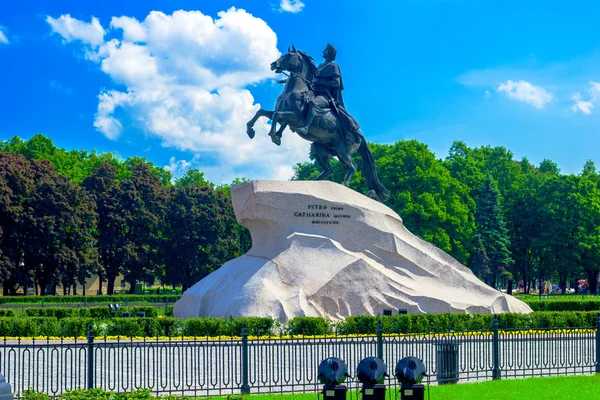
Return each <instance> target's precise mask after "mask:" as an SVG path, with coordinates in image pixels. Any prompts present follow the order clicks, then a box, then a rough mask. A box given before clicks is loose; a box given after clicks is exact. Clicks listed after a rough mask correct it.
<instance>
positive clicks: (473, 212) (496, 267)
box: [294, 140, 600, 293]
mask: <svg viewBox="0 0 600 400" xmlns="http://www.w3.org/2000/svg"><path fill="white" fill-rule="evenodd" d="M372 150H373V155H374V158H375V164H376V167H377V171H378V174H379V177H380V179H381V180H382V182H383V183H384V184H385V185H386V186H387V188H388V189H390V192H391V197H390V200H389V202H388V205H389V206H390V207H391V208H393V209H394V211H396V212H397V213H398V214H399V215H400V216H401V217H402V219H403V220H404V223H405V225H406V226H407V228H408V229H409V230H410V231H411V232H413V233H414V234H416V235H418V236H420V237H422V238H423V239H425V240H427V241H430V242H432V243H434V244H435V245H436V246H438V247H439V248H441V249H443V250H444V251H446V252H448V253H449V254H451V255H452V256H454V257H455V258H456V259H458V260H459V261H460V262H462V263H464V264H466V265H467V266H469V267H470V268H471V269H472V270H473V271H474V272H475V273H476V274H477V275H478V276H480V277H481V278H482V279H484V280H485V281H486V282H487V283H488V284H490V285H492V286H494V287H497V286H498V285H500V284H502V285H504V284H506V285H507V286H505V287H507V289H508V290H509V291H510V290H512V287H513V284H514V282H515V281H516V282H523V283H524V286H525V290H529V287H530V286H531V284H532V282H535V281H537V280H539V281H542V280H546V279H552V280H555V281H558V282H559V286H560V287H561V289H562V290H563V292H564V290H565V288H566V287H567V285H568V284H569V282H573V281H576V280H578V279H580V278H582V277H586V278H587V279H588V280H589V286H590V290H591V291H592V292H593V293H595V292H596V288H597V283H598V271H599V270H600V175H599V174H598V172H597V171H596V168H595V166H594V163H593V162H591V161H588V162H587V163H586V164H585V165H584V167H583V170H582V172H581V173H580V174H577V175H574V174H561V173H560V170H559V168H558V166H557V165H556V164H555V163H553V162H552V161H550V160H544V161H542V162H541V163H540V164H539V165H538V166H534V165H532V164H531V163H530V162H529V161H528V160H527V159H526V158H524V159H522V160H520V161H517V160H515V159H514V157H513V154H512V153H511V152H510V151H508V150H506V149H505V148H503V147H493V148H492V147H487V146H486V147H480V148H469V147H467V146H466V145H465V144H464V143H462V142H455V143H454V144H453V146H452V147H451V149H450V151H449V154H448V156H447V157H446V158H445V159H443V160H440V159H436V157H435V156H434V154H433V153H432V152H431V151H430V150H429V149H428V148H427V146H426V145H425V144H423V143H419V142H417V141H415V140H411V141H400V142H397V143H395V144H392V145H380V144H374V145H372ZM354 161H355V163H357V164H359V165H360V163H361V160H360V158H355V159H354ZM334 165H335V174H334V176H335V179H336V180H337V181H338V182H339V181H340V179H341V178H342V176H343V175H344V174H345V171H344V169H343V168H342V166H341V165H340V164H339V163H334ZM317 174H318V171H317V168H316V166H315V165H314V163H304V164H299V165H298V166H297V168H296V174H295V178H294V179H299V180H304V179H311V178H313V177H315V176H316V175H317ZM351 186H352V187H353V188H355V189H356V190H359V191H362V192H363V193H366V191H367V190H368V189H367V185H366V182H365V179H364V177H363V176H362V175H361V174H357V175H356V176H355V178H354V180H353V181H352V184H351Z"/></svg>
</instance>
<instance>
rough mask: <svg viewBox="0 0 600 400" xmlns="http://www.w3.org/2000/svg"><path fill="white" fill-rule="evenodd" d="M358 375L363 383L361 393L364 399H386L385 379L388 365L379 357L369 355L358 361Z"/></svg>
mask: <svg viewBox="0 0 600 400" xmlns="http://www.w3.org/2000/svg"><path fill="white" fill-rule="evenodd" d="M356 376H357V378H358V380H359V381H360V382H361V383H362V384H363V386H362V389H361V393H362V398H363V400H385V385H384V384H383V382H384V381H385V378H386V376H388V374H387V367H386V365H385V363H384V362H383V361H382V360H381V359H380V358H377V357H367V358H365V359H363V360H362V361H361V362H360V363H358V367H356Z"/></svg>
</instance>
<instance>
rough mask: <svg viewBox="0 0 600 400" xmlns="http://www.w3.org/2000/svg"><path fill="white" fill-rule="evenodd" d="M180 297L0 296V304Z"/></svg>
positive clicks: (151, 300) (170, 299) (149, 300)
mask: <svg viewBox="0 0 600 400" xmlns="http://www.w3.org/2000/svg"><path fill="white" fill-rule="evenodd" d="M180 298H181V295H180V294H166V295H155V294H148V295H141V294H139V295H138V294H127V295H114V296H108V295H102V296H43V297H42V296H0V304H32V303H39V304H41V303H42V301H43V302H44V304H65V303H90V304H95V303H99V304H108V303H119V304H121V303H123V304H124V303H126V302H129V303H164V302H165V299H166V300H167V301H168V302H169V303H174V302H176V301H177V300H179V299H180Z"/></svg>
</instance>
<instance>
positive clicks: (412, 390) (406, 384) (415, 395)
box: [395, 357, 427, 400]
mask: <svg viewBox="0 0 600 400" xmlns="http://www.w3.org/2000/svg"><path fill="white" fill-rule="evenodd" d="M395 375H396V379H398V381H399V382H400V383H401V386H400V399H401V400H424V399H425V386H423V385H421V384H420V383H421V381H422V380H423V378H424V377H425V376H427V373H426V372H425V364H423V361H421V360H420V359H418V358H416V357H405V358H403V359H402V360H400V361H398V363H397V364H396V374H395Z"/></svg>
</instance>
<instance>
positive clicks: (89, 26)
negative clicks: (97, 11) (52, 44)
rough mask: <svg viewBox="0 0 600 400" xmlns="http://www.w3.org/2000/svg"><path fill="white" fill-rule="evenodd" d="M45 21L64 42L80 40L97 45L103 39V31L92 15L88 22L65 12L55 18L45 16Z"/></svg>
mask: <svg viewBox="0 0 600 400" xmlns="http://www.w3.org/2000/svg"><path fill="white" fill-rule="evenodd" d="M46 22H47V23H48V24H49V25H50V27H51V28H52V32H53V33H57V34H59V35H60V36H62V37H63V39H64V40H65V42H72V41H75V40H80V41H82V42H83V43H85V44H90V45H92V46H98V45H100V44H101V43H102V42H103V41H104V34H105V32H104V29H103V28H102V25H100V21H99V20H98V18H96V17H92V21H91V22H89V23H88V22H84V21H80V20H78V19H76V18H73V17H71V15H69V14H65V15H61V16H60V17H58V18H56V19H54V18H52V17H50V16H47V17H46Z"/></svg>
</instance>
